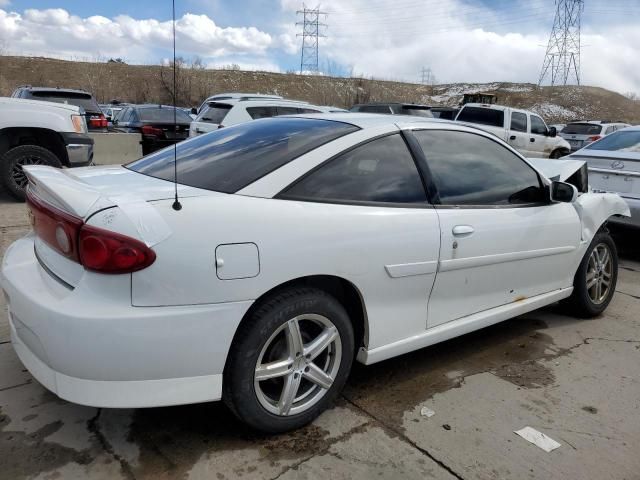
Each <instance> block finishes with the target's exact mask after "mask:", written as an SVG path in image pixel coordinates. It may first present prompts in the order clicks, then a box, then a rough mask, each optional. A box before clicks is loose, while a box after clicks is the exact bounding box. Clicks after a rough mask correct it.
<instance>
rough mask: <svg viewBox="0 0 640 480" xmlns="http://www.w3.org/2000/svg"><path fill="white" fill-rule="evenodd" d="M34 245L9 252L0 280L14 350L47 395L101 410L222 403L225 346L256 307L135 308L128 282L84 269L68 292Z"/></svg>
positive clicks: (25, 243) (28, 241) (21, 243)
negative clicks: (45, 267) (107, 408)
mask: <svg viewBox="0 0 640 480" xmlns="http://www.w3.org/2000/svg"><path fill="white" fill-rule="evenodd" d="M33 248H34V243H33V239H32V237H29V236H28V237H25V238H22V239H20V240H18V241H17V242H15V243H14V244H13V245H12V246H11V247H9V249H8V250H7V253H6V254H5V258H4V260H3V263H2V274H1V275H0V283H1V285H2V288H3V290H4V291H5V292H6V294H7V297H8V299H7V303H8V307H9V319H10V325H11V340H12V343H13V345H14V348H15V350H16V353H17V354H18V356H19V357H20V359H21V360H22V362H23V363H24V365H25V366H26V367H27V368H28V369H29V371H30V372H31V373H32V375H33V376H34V377H35V378H36V379H37V380H38V381H39V382H40V383H42V384H43V385H44V386H45V387H46V388H48V389H49V390H51V391H52V392H54V393H56V394H57V395H58V396H60V397H61V398H64V399H66V400H69V401H72V402H75V403H80V404H83V405H90V406H96V407H122V408H133V407H156V406H164V405H178V404H185V403H197V402H204V401H210V400H218V399H220V397H221V393H222V373H223V370H224V364H225V362H226V357H227V353H228V349H229V346H230V345H231V341H232V339H233V335H234V334H235V331H236V328H237V326H238V324H239V323H240V320H241V319H242V317H243V315H244V313H245V312H246V311H247V309H248V308H249V306H250V304H251V302H249V301H247V302H235V303H223V304H213V305H197V306H180V307H132V306H131V298H130V276H111V278H110V279H105V280H101V279H100V277H99V276H97V274H91V273H90V272H86V273H85V274H84V276H83V278H82V279H81V280H80V282H79V284H78V285H77V286H76V287H75V289H69V288H68V287H64V286H62V285H61V284H60V283H58V281H57V280H55V279H54V278H53V277H52V276H51V275H50V274H49V273H47V272H46V271H45V270H44V269H43V268H42V266H41V265H40V263H39V262H38V260H37V259H36V256H35V254H34V249H33ZM104 277H105V276H102V278H103V279H104ZM117 277H120V278H117ZM99 281H102V282H103V283H102V284H99V283H96V282H99ZM105 282H106V283H105ZM114 282H115V283H118V285H117V286H114ZM100 285H102V287H103V288H102V289H101V288H99V287H100ZM127 291H128V293H127Z"/></svg>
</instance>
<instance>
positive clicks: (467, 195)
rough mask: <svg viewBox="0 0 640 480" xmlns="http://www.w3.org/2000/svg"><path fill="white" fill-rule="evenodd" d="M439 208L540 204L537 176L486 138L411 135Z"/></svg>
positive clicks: (428, 132)
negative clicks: (419, 149) (424, 161)
mask: <svg viewBox="0 0 640 480" xmlns="http://www.w3.org/2000/svg"><path fill="white" fill-rule="evenodd" d="M414 135H415V136H416V138H417V139H418V142H419V143H420V146H421V147H422V150H423V151H424V154H425V156H426V159H427V163H428V164H429V169H430V170H431V174H432V175H433V182H434V183H435V185H436V187H437V188H438V194H439V196H440V203H441V204H442V205H476V206H483V205H517V204H527V203H540V202H543V201H544V198H545V194H544V189H543V188H542V186H541V184H540V179H539V178H538V174H537V173H536V172H535V171H534V170H533V168H531V167H530V166H529V165H527V164H526V163H525V162H524V161H523V160H522V159H521V158H520V157H518V156H516V155H515V154H514V153H513V152H511V151H510V150H508V149H506V148H505V147H503V146H502V145H500V144H499V143H497V142H495V141H493V140H490V139H489V138H487V137H484V136H481V135H477V134H474V133H467V132H453V131H443V130H421V131H415V132H414Z"/></svg>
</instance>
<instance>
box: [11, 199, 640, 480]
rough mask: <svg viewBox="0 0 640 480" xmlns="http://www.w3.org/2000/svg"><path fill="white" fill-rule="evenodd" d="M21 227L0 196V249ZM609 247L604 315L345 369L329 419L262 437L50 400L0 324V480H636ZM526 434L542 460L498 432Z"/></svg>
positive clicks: (625, 253) (626, 236)
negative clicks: (541, 440)
mask: <svg viewBox="0 0 640 480" xmlns="http://www.w3.org/2000/svg"><path fill="white" fill-rule="evenodd" d="M26 223H27V222H26V216H25V211H24V207H23V206H22V205H20V204H16V203H13V202H11V201H10V200H7V199H5V198H1V199H0V233H1V235H2V236H1V248H2V251H4V249H5V248H6V247H7V246H8V245H9V244H10V242H12V241H13V240H14V239H16V238H17V237H19V236H20V235H22V234H24V233H25V232H26V231H27V227H26ZM616 236H617V239H618V240H619V242H620V245H621V247H622V257H623V258H622V262H621V266H622V268H621V270H620V279H619V283H618V289H617V290H618V291H617V294H616V296H615V298H614V301H613V303H612V304H611V306H610V307H609V309H608V311H607V314H606V315H605V316H603V317H601V318H597V319H594V320H590V321H584V320H577V319H574V318H571V317H567V316H563V315H561V314H560V313H559V312H558V311H556V310H554V309H553V308H551V309H546V310H543V311H538V312H534V313H532V314H529V315H526V316H524V317H520V318H516V319H513V320H511V321H508V322H505V323H503V324H500V325H497V326H495V327H492V328H488V329H485V330H483V331H480V332H477V333H474V334H470V335H466V336H464V337H462V338H459V339H456V340H453V341H449V342H446V343H444V344H441V345H438V346H436V347H432V348H428V349H425V350H422V351H419V352H415V353H413V354H409V355H405V356H403V357H400V358H397V359H394V360H390V361H387V362H383V363H381V364H378V365H373V366H370V367H363V366H357V367H356V368H355V371H354V372H353V373H352V375H351V379H350V381H349V383H348V387H347V389H346V391H345V393H344V395H343V396H342V397H341V398H340V400H339V402H338V404H337V405H336V407H335V408H333V409H332V410H330V411H328V412H326V413H325V414H324V415H322V416H321V417H320V418H319V419H318V420H317V421H316V422H314V424H313V425H311V426H309V427H308V428H305V429H303V430H300V431H298V432H295V433H292V434H287V435H281V436H274V437H266V436H262V435H258V434H256V433H254V432H251V431H248V430H247V429H246V428H244V427H243V426H242V425H240V424H239V423H238V422H236V421H235V420H234V419H233V417H232V416H231V414H230V413H229V412H228V411H227V410H226V409H225V407H223V406H222V405H221V404H218V403H211V404H202V405H191V406H183V407H173V408H157V409H140V410H101V409H95V408H88V407H81V406H78V405H73V404H70V403H67V402H65V401H62V400H60V399H58V398H57V397H55V396H54V395H53V394H51V393H48V392H47V391H46V390H44V389H43V387H41V386H40V385H39V384H38V383H37V382H36V381H35V380H33V379H32V377H31V376H30V375H29V374H28V373H27V372H26V371H25V370H24V368H23V367H22V365H21V364H20V361H19V360H18V359H17V357H16V356H15V354H14V352H13V349H12V347H11V344H10V342H9V338H8V326H7V322H6V320H5V319H4V317H3V318H2V320H0V478H1V479H11V480H16V479H21V478H39V479H59V478H64V479H67V478H83V479H84V478H92V479H93V478H95V479H107V478H108V479H111V478H115V479H117V478H125V479H132V478H148V479H164V478H194V479H199V478H217V479H225V478H240V477H241V478H283V479H285V478H344V479H359V478H361V479H371V478H416V479H425V478H438V479H440V478H442V479H450V478H464V479H471V478H482V479H485V478H495V479H518V480H521V479H545V480H547V479H554V478H562V479H598V480H601V479H638V478H640V473H638V472H640V456H639V455H638V445H640V371H639V369H638V365H640V315H639V312H640V247H639V246H638V245H640V243H639V242H638V240H639V239H640V233H638V232H633V231H624V232H619V233H617V235H616ZM4 308H5V306H4V305H2V310H4ZM425 406H426V407H428V408H430V409H432V410H433V411H435V415H434V416H432V417H430V418H427V417H426V416H422V415H421V409H422V407H425ZM527 425H529V426H532V427H534V428H536V429H538V430H540V431H542V432H544V433H545V434H547V435H549V436H550V437H551V438H553V439H555V440H557V441H558V442H560V443H561V444H562V446H561V447H560V448H558V449H557V450H555V451H553V452H551V453H545V452H544V451H542V450H541V449H539V448H537V447H536V446H534V445H531V444H529V443H527V442H526V441H524V440H523V439H521V438H520V437H518V436H516V435H515V434H514V433H513V431H514V430H518V429H520V428H522V427H524V426H527Z"/></svg>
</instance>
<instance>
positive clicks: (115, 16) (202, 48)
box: [0, 0, 640, 93]
mask: <svg viewBox="0 0 640 480" xmlns="http://www.w3.org/2000/svg"><path fill="white" fill-rule="evenodd" d="M176 4H177V5H176V8H177V17H178V18H177V25H176V29H177V49H178V54H179V55H182V56H184V57H187V58H192V57H194V56H199V57H201V58H202V59H203V60H204V61H205V63H206V64H208V65H211V66H221V65H229V64H237V65H240V66H241V67H243V68H246V69H261V70H273V71H282V72H285V71H290V70H298V69H299V68H300V44H301V39H300V38H299V37H296V33H297V32H298V31H299V30H300V27H299V26H296V25H295V23H296V20H300V18H299V17H298V16H297V15H296V11H297V10H298V9H300V8H301V7H302V2H301V1H298V0H272V1H267V0H176ZM307 5H308V6H314V7H315V6H316V4H315V3H308V4H307ZM321 10H322V11H324V12H327V16H326V18H323V21H324V22H325V23H326V24H327V25H328V27H327V28H326V29H325V30H324V33H325V34H326V35H327V37H326V38H325V39H322V40H321V43H320V66H321V68H322V69H324V70H325V71H327V72H328V73H333V74H345V73H348V72H354V73H355V74H357V75H364V76H367V77H368V76H374V77H378V78H387V79H397V80H407V81H417V80H418V74H419V71H420V69H421V68H422V67H423V66H424V67H430V68H431V69H432V70H433V73H434V74H435V76H436V78H437V79H438V81H439V82H443V83H450V82H490V81H513V82H532V83H535V82H537V80H538V76H539V74H540V69H541V66H542V62H543V59H544V53H545V47H546V44H547V41H548V37H549V33H550V31H551V27H552V23H553V17H554V13H555V4H554V0H326V1H323V2H322V4H321ZM638 18H640V1H638V0H632V1H630V0H585V14H584V17H583V29H582V43H583V45H584V48H583V51H582V77H583V82H582V83H583V84H587V85H596V86H602V87H606V88H610V89H612V90H616V91H619V92H630V91H632V92H638V93H640V69H639V68H638V67H637V64H638V60H639V59H640V29H639V28H638V25H637V24H638V20H637V19H638ZM171 42H172V37H171V2H170V1H168V0H135V1H124V0H117V1H114V0H109V1H101V2H94V1H86V0H83V1H74V0H0V51H1V52H4V53H5V54H30V55H50V56H56V57H71V58H78V59H92V58H105V57H122V58H124V59H125V60H126V61H127V62H129V63H145V64H152V63H159V62H160V61H162V60H163V59H166V58H168V57H170V56H171V50H170V49H171Z"/></svg>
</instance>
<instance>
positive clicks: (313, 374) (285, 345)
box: [254, 314, 342, 416]
mask: <svg viewBox="0 0 640 480" xmlns="http://www.w3.org/2000/svg"><path fill="white" fill-rule="evenodd" d="M341 360H342V342H341V340H340V333H339V332H338V329H337V328H336V326H335V325H334V324H333V323H332V322H331V320H329V319H328V318H327V317H324V316H322V315H315V314H305V315H298V316H297V317H294V318H292V319H290V320H288V321H287V322H286V323H284V324H283V325H282V326H280V327H279V328H278V329H277V330H276V331H275V332H274V333H273V334H272V335H271V336H270V337H269V339H268V340H267V341H266V342H265V344H264V346H263V347H262V351H261V352H260V355H259V356H258V360H257V362H256V368H255V373H254V388H255V392H256V396H257V398H258V401H259V402H260V405H262V406H263V407H264V408H265V409H266V410H267V411H268V412H270V413H272V414H274V415H278V416H289V415H296V414H298V413H302V412H304V411H306V410H309V409H310V408H311V407H313V406H314V405H315V404H316V403H318V402H319V401H320V399H321V398H322V397H324V396H325V394H326V393H327V392H328V391H329V389H330V388H331V385H333V382H334V380H335V378H336V375H337V374H338V370H339V369H340V362H341Z"/></svg>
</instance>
